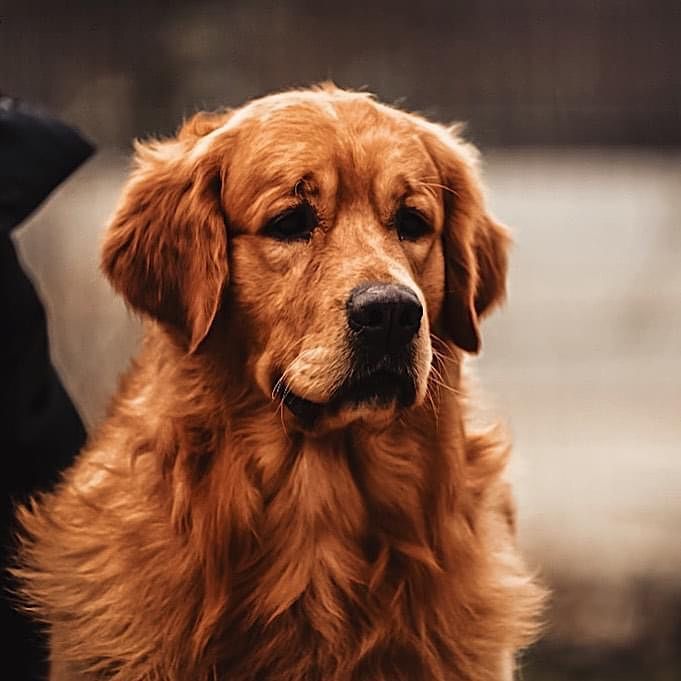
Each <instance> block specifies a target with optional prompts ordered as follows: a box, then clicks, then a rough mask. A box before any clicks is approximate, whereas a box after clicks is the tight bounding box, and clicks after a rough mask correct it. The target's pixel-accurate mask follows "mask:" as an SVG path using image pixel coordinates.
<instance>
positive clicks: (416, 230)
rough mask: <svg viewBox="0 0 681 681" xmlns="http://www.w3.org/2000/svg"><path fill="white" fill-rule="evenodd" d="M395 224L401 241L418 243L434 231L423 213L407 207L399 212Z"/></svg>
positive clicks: (403, 207)
mask: <svg viewBox="0 0 681 681" xmlns="http://www.w3.org/2000/svg"><path fill="white" fill-rule="evenodd" d="M394 222H395V229H396V230H397V236H398V237H399V238H400V241H416V240H417V239H420V238H421V237H422V236H424V235H426V234H428V233H429V232H431V231H432V228H431V226H430V224H429V223H428V221H427V220H426V219H425V218H424V217H423V215H421V213H419V212H418V211H417V210H414V209H413V208H407V207H405V206H402V208H400V209H399V210H398V211H397V213H396V214H395V221H394Z"/></svg>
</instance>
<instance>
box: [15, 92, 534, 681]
mask: <svg viewBox="0 0 681 681" xmlns="http://www.w3.org/2000/svg"><path fill="white" fill-rule="evenodd" d="M303 198H304V200H305V201H307V202H309V203H310V204H311V205H312V206H314V209H315V211H316V215H317V216H318V221H319V226H318V228H316V229H315V231H314V233H313V234H312V236H311V238H310V240H309V242H305V243H303V242H296V243H282V242H279V241H277V240H275V239H272V238H269V237H268V236H267V235H266V234H263V233H262V225H264V224H267V222H268V220H271V219H272V217H273V216H275V215H277V214H278V213H281V211H282V210H285V209H287V208H289V207H290V206H292V205H295V204H296V202H299V201H301V200H303ZM398 204H403V205H407V206H409V207H411V208H414V209H417V210H418V211H419V213H420V214H422V215H424V216H426V217H427V219H428V222H429V223H430V224H431V225H432V233H430V234H428V235H426V236H425V237H423V238H422V239H419V240H415V241H400V240H399V239H398V238H397V237H396V235H395V230H394V229H393V228H392V226H391V225H392V222H391V221H392V217H391V216H392V215H393V214H394V211H395V207H396V206H397V205H398ZM507 241H508V237H507V234H506V231H505V230H504V228H503V227H501V226H499V225H498V224H497V223H495V222H494V221H493V220H492V219H491V218H490V217H489V215H488V214H487V212H486V210H485V207H484V202H483V197H482V194H481V189H480V183H479V179H478V171H477V157H476V153H475V151H474V149H473V148H472V147H471V146H470V145H468V144H465V143H464V142H463V141H462V140H461V139H460V137H459V135H458V131H457V130H449V131H448V130H446V129H445V128H443V127H441V126H439V125H436V124H433V123H430V122H427V121H426V120H425V119H423V118H421V117H418V116H415V115H413V114H408V113H404V112H401V111H398V110H395V109H392V108H390V107H387V106H384V105H381V104H379V103H377V102H376V101H375V100H374V99H373V98H371V97H370V96H368V95H364V94H358V93H351V92H345V91H342V90H338V89H336V88H334V87H333V86H323V87H321V88H318V89H313V90H304V91H298V92H287V93H283V94H278V95H273V96H269V97H265V98H263V99H260V100H256V101H254V102H251V103H250V104H248V105H246V106H244V107H242V108H241V109H237V110H235V111H232V112H225V113H219V114H199V115H197V116H196V117H194V118H193V119H191V120H190V121H188V122H187V123H185V125H184V126H183V127H182V129H181V130H180V132H179V134H178V136H177V137H176V138H173V139H171V140H167V141H160V142H156V141H152V142H148V143H144V144H139V145H138V146H137V160H136V168H135V170H134V172H133V173H132V176H131V179H130V181H129V183H128V185H127V188H126V190H125V192H124V196H123V198H122V200H121V203H120V206H119V208H118V211H117V212H116V214H115V216H114V218H113V221H112V224H111V226H110V228H109V231H108V234H107V237H106V241H105V243H104V248H103V261H102V262H103V270H104V272H105V273H106V274H107V276H108V277H109V278H110V280H111V282H112V284H113V286H114V288H115V289H116V290H117V291H118V292H119V293H121V294H122V295H123V296H124V297H125V299H126V300H127V301H128V303H129V304H130V305H131V306H132V307H133V308H134V309H135V310H136V311H138V312H140V313H142V314H143V315H144V316H145V317H146V318H147V319H148V322H147V330H146V335H145V339H144V344H143V348H142V350H141V353H140V355H139V357H138V358H137V359H136V361H135V362H134V363H133V366H132V368H131V369H130V371H129V372H128V373H127V375H126V377H125V378H124V379H123V381H122V383H121V386H120V390H119V392H118V394H117V395H116V397H115V399H114V401H113V403H112V405H111V408H110V411H109V415H108V418H107V419H106V421H105V422H104V423H103V424H102V425H101V427H100V428H99V429H98V431H97V432H96V433H95V435H94V436H93V437H92V438H91V440H90V442H89V444H88V445H87V447H86V448H85V449H84V451H83V452H82V453H81V455H80V457H79V459H78V461H77V463H76V464H75V465H74V466H73V468H72V469H71V470H69V471H68V472H67V473H66V474H65V476H64V479H63V482H62V483H61V484H60V485H59V487H58V488H57V490H56V491H55V492H53V493H50V494H47V495H45V496H43V497H41V498H40V499H38V500H37V501H36V502H35V503H33V504H32V505H31V507H30V508H24V509H21V510H20V520H21V523H22V526H23V537H22V549H21V556H20V561H21V563H20V567H19V568H18V569H17V574H18V575H19V576H20V578H21V579H22V580H23V584H24V590H25V595H26V598H27V601H28V602H29V604H30V607H31V608H32V609H33V611H34V612H35V613H36V614H37V616H39V617H40V618H42V619H43V620H44V621H45V622H46V623H47V625H48V626H49V631H50V635H51V658H52V677H51V678H52V679H53V681H75V680H78V681H85V680H88V681H94V680H104V679H107V680H116V681H400V680H404V681H406V680H409V681H435V680H437V681H445V680H446V681H454V680H457V681H464V680H469V681H485V680H488V681H500V680H502V679H504V680H507V679H510V678H511V676H512V669H513V666H514V655H515V653H516V651H517V650H518V649H520V648H521V647H523V646H525V645H527V644H528V642H530V640H531V639H532V638H533V636H534V635H535V634H536V623H537V616H538V613H539V610H540V607H541V601H542V592H541V590H540V589H539V588H538V587H537V586H536V585H535V584H534V583H533V581H532V579H531V577H530V575H528V572H527V570H526V568H525V567H524V565H523V562H522V560H521V558H520V556H519V554H518V552H517V549H516V547H515V539H514V519H513V517H514V512H513V508H512V501H511V497H510V493H509V489H508V487H507V485H506V483H505V482H503V480H502V472H503V469H504V466H505V463H506V458H507V453H508V449H507V446H506V445H505V443H504V442H503V438H499V437H498V436H497V435H496V434H495V433H494V432H492V433H487V434H483V435H478V434H473V433H471V432H468V430H469V429H468V426H467V425H466V418H465V417H466V414H465V406H464V386H463V383H462V380H461V361H462V357H463V350H465V351H468V352H476V351H477V350H478V347H479V342H480V340H479V327H478V321H479V318H480V316H481V315H483V314H484V313H486V312H487V311H488V310H489V309H491V307H492V306H494V305H495V304H496V303H498V302H499V301H500V300H501V299H502V297H503V294H504V290H505V284H504V280H505V272H506V248H507ZM367 280H373V281H388V282H399V283H401V284H404V285H407V286H409V287H410V288H411V289H412V290H414V291H415V292H416V293H417V295H418V297H419V300H420V301H421V302H422V304H423V307H424V309H425V311H426V312H425V314H424V319H423V321H422V324H421V328H420V330H419V332H418V336H417V337H416V340H415V355H414V367H413V371H414V381H415V386H416V401H415V403H414V404H413V405H412V406H411V407H409V408H405V409H399V408H397V407H396V406H395V405H394V404H389V405H387V406H386V405H381V406H376V405H370V406H366V405H365V406H345V407H343V408H341V409H340V410H338V411H336V412H334V413H333V414H331V413H328V414H326V415H325V416H324V417H323V418H321V419H319V420H318V421H317V422H316V423H315V425H314V426H313V427H306V426H304V425H303V424H301V423H299V421H298V420H297V419H296V417H295V416H294V415H293V414H292V413H291V412H290V411H289V410H287V409H286V408H285V407H284V404H283V402H281V401H280V400H279V398H278V397H277V396H276V384H277V382H279V381H282V380H284V379H285V380H286V382H287V386H288V388H287V389H291V390H294V391H295V393H296V394H298V395H302V396H304V397H305V398H307V399H309V400H313V401H315V402H320V403H323V402H324V401H325V400H327V399H329V397H330V396H331V395H332V394H333V391H334V390H335V389H336V388H337V387H338V385H339V384H340V383H341V382H342V380H343V378H344V377H345V376H347V374H348V372H349V371H350V367H349V366H348V362H349V361H350V360H349V355H348V352H347V347H346V344H345V343H346V341H345V336H346V333H345V325H346V320H345V308H344V301H345V300H346V298H347V295H348V292H349V291H350V290H351V289H352V288H353V287H355V286H356V285H357V284H358V283H361V282H363V281H367ZM273 386H274V388H275V392H274V393H273ZM273 394H274V395H275V398H274V399H273Z"/></svg>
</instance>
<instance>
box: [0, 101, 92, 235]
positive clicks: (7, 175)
mask: <svg viewBox="0 0 681 681" xmlns="http://www.w3.org/2000/svg"><path fill="white" fill-rule="evenodd" d="M93 151H94V147H93V146H92V144H90V142H88V141H87V140H86V139H85V138H84V137H82V135H80V133H79V132H78V131H77V130H75V129H73V128H71V127H69V126H68V125H65V124H64V123H62V122H60V121H58V120H56V119H55V118H52V117H51V116H48V115H47V114H45V113H42V112H39V111H37V110H34V109H31V108H30V107H29V106H28V105H26V104H25V103H24V102H22V101H20V100H16V99H11V98H10V97H4V96H2V95H0V232H4V233H5V234H7V233H9V231H10V230H11V229H12V228H13V227H15V226H16V225H18V224H19V223H20V222H21V221H22V220H24V219H25V218H26V217H27V216H28V215H29V214H30V213H31V212H32V211H33V210H34V209H35V208H37V207H38V206H39V205H40V204H41V203H42V202H43V200H44V199H45V198H46V197H47V196H48V194H49V193H50V192H51V191H52V190H53V189H54V188H55V187H57V186H58V185H59V184H61V183H62V182H63V181H64V180H65V179H66V178H67V177H68V176H69V175H70V174H71V173H72V172H73V171H74V170H75V169H76V168H78V166H80V165H81V163H83V161H85V160H86V159H87V158H88V157H89V156H90V155H91V154H92V153H93Z"/></svg>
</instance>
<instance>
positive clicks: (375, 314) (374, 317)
mask: <svg viewBox="0 0 681 681" xmlns="http://www.w3.org/2000/svg"><path fill="white" fill-rule="evenodd" d="M384 316H385V315H384V314H383V311H382V310H381V308H380V306H378V305H372V306H370V307H369V309H368V310H367V315H366V325H367V326H381V324H383V323H384V321H385V320H384Z"/></svg>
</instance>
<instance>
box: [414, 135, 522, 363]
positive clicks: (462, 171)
mask: <svg viewBox="0 0 681 681" xmlns="http://www.w3.org/2000/svg"><path fill="white" fill-rule="evenodd" d="M458 133H459V128H453V129H451V130H446V129H445V128H442V127H441V126H435V125H430V126H429V130H428V135H427V136H426V147H427V149H428V151H429V153H430V154H431V156H432V158H433V160H434V161H435V163H436V165H437V167H438V169H439V172H440V175H441V177H440V178H439V179H440V181H441V183H442V185H443V189H444V191H443V194H444V195H443V198H444V202H445V222H444V228H443V234H442V243H443V250H444V257H445V295H444V301H443V307H442V326H443V328H444V330H445V332H446V333H447V335H448V336H449V338H450V339H451V340H452V341H453V342H454V343H455V344H456V345H457V346H459V347H460V348H461V349H463V350H465V351H466V352H470V353H477V352H478V351H479V350H480V344H481V342H480V325H479V321H480V318H481V317H482V316H483V315H485V314H486V313H487V312H489V311H490V310H491V309H492V308H493V307H494V306H495V305H497V304H498V303H500V302H501V301H502V300H503V298H504V296H505V293H506V270H507V251H508V247H509V245H510V235H509V233H508V230H507V229H506V228H505V227H504V226H502V225H500V224H499V223H498V222H496V221H495V220H494V219H493V218H492V217H491V216H490V215H489V213H488V212H487V210H486V209H485V206H484V200H483V196H482V189H481V183H480V179H479V176H478V171H477V165H478V153H477V151H476V150H475V148H474V147H473V146H472V145H469V144H466V143H464V142H462V141H461V140H460V139H459V137H458Z"/></svg>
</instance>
